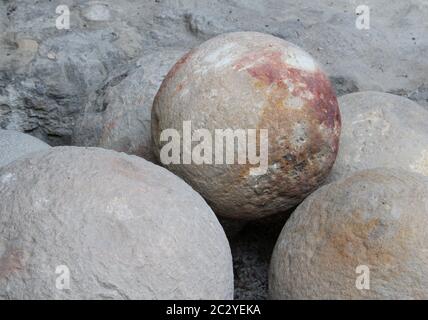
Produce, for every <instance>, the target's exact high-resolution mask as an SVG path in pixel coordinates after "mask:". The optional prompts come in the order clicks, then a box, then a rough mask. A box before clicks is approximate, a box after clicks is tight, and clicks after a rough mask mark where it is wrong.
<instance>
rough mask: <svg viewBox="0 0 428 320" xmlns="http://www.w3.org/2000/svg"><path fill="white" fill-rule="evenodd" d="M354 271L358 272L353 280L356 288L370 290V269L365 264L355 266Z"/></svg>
mask: <svg viewBox="0 0 428 320" xmlns="http://www.w3.org/2000/svg"><path fill="white" fill-rule="evenodd" d="M355 273H357V274H358V276H357V279H356V280H355V287H356V288H357V289H358V290H370V269H369V267H368V266H366V265H359V266H358V267H356V268H355Z"/></svg>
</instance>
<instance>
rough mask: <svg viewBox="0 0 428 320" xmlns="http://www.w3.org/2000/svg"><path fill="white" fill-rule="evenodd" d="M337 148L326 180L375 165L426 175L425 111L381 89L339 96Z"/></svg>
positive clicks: (427, 127)
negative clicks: (382, 91) (379, 90)
mask: <svg viewBox="0 0 428 320" xmlns="http://www.w3.org/2000/svg"><path fill="white" fill-rule="evenodd" d="M339 106H340V112H341V115H342V134H341V137H340V148H339V153H338V155H337V159H336V162H335V164H334V166H333V169H332V171H331V174H330V176H329V177H328V182H331V181H334V180H338V179H340V178H342V177H346V176H349V175H350V174H352V173H354V172H356V171H359V170H363V169H371V168H376V167H400V168H403V169H406V170H410V171H414V172H417V173H420V174H423V175H426V176H428V112H427V111H426V110H424V109H423V108H422V107H421V106H419V105H418V104H416V103H415V102H413V101H411V100H409V99H406V98H403V97H399V96H396V95H392V94H388V93H381V92H371V91H368V92H358V93H352V94H348V95H345V96H342V97H340V98H339Z"/></svg>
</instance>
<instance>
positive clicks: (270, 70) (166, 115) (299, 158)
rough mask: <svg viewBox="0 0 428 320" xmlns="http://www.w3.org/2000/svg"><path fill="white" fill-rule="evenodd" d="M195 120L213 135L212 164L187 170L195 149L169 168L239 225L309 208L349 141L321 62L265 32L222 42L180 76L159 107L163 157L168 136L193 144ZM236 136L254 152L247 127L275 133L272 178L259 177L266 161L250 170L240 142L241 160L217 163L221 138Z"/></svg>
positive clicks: (190, 61) (210, 44) (168, 83)
mask: <svg viewBox="0 0 428 320" xmlns="http://www.w3.org/2000/svg"><path fill="white" fill-rule="evenodd" d="M185 121H191V127H192V128H191V130H192V133H195V131H196V130H198V129H205V130H208V132H209V133H210V136H211V137H212V141H213V142H212V146H213V147H212V150H213V152H212V154H209V155H208V157H209V158H210V159H211V160H208V161H210V163H209V162H208V161H207V162H205V163H203V164H202V165H200V164H198V163H197V162H195V161H192V162H191V163H189V164H186V163H184V156H185V155H186V154H188V155H192V156H193V155H194V152H195V149H193V150H188V149H186V148H185V147H182V153H181V155H182V157H181V162H180V163H170V164H168V163H165V161H163V160H162V159H160V161H161V162H162V163H163V164H164V165H165V166H166V167H167V168H168V169H170V170H171V171H172V172H174V173H176V174H177V175H178V176H180V177H182V178H183V179H184V180H185V181H187V182H188V183H189V184H190V185H192V186H193V187H194V188H195V190H197V191H198V192H200V193H201V195H202V196H204V197H205V199H207V201H208V203H209V204H210V205H211V207H212V208H213V210H214V212H216V213H217V214H219V215H221V216H224V217H229V218H237V219H255V218H260V217H264V216H268V215H272V214H275V213H278V212H283V211H286V210H287V209H289V208H291V207H293V206H295V205H296V204H298V203H299V202H300V201H302V200H303V199H304V198H305V197H306V196H307V195H308V194H309V193H310V192H312V191H313V190H314V189H316V188H317V187H318V186H319V185H320V184H322V183H323V182H324V180H325V178H326V176H327V175H328V173H329V172H330V169H331V167H332V166H333V162H334V160H335V158H336V152H337V148H338V142H339V134H340V114H339V109H338V104H337V99H336V96H335V94H334V91H333V89H332V87H331V84H330V81H329V79H328V77H327V76H326V75H325V73H324V72H323V71H322V70H321V68H320V67H319V65H318V64H317V62H315V61H314V59H313V58H312V57H311V56H310V55H309V54H308V53H306V52H305V51H304V50H302V49H300V48H298V47H297V46H295V45H293V44H291V43H289V42H287V41H285V40H282V39H280V38H277V37H274V36H271V35H268V34H263V33H257V32H236V33H228V34H223V35H220V36H217V37H215V38H212V39H210V40H208V41H206V42H204V43H203V44H201V45H200V46H199V47H197V48H194V49H193V50H191V51H190V52H189V53H188V54H187V55H185V56H184V57H183V58H181V59H180V60H179V61H178V62H177V63H176V64H175V66H174V67H173V68H172V69H171V71H170V72H169V73H168V75H167V76H166V78H165V80H164V81H163V83H162V85H161V87H160V89H159V92H158V93H157V95H156V97H155V99H154V104H153V109H152V137H153V141H154V145H155V146H154V152H155V154H156V156H157V157H158V159H159V158H160V155H161V154H162V148H163V147H165V146H166V144H167V143H165V142H161V141H160V138H161V133H163V132H164V130H167V129H175V130H176V131H178V132H179V133H180V137H181V138H182V140H184V138H183V131H184V130H183V129H182V128H183V123H184V122H185ZM227 129H229V130H239V129H240V130H243V131H244V134H246V136H244V138H248V140H246V141H244V142H243V141H242V140H240V143H243V144H245V143H246V145H247V147H249V146H251V145H253V146H254V143H252V141H253V140H250V138H249V135H248V131H247V130H249V129H253V130H262V129H265V130H267V132H268V139H267V143H266V144H267V145H268V146H267V147H268V152H267V154H268V161H267V165H266V167H267V168H266V169H267V170H266V171H265V173H264V174H260V175H255V174H252V169H255V168H257V167H258V166H259V164H255V165H253V164H250V159H249V157H248V154H249V152H248V153H247V154H244V157H245V156H247V159H246V162H245V161H244V163H239V164H238V163H237V156H236V154H237V152H236V151H238V150H239V149H238V143H237V142H236V141H235V143H234V150H235V158H234V163H231V164H226V161H225V153H223V158H221V157H220V158H219V157H218V156H216V152H217V150H216V143H218V142H219V141H218V139H219V138H216V134H217V132H218V130H227ZM216 131H217V132H216ZM165 132H166V131H165ZM260 132H261V131H258V133H260ZM220 139H221V138H220ZM258 139H259V138H258ZM204 140H205V138H204ZM199 141H201V139H200V140H199ZM223 141H225V139H223ZM184 143H185V142H183V143H182V145H183V146H184ZM258 143H259V144H260V145H261V143H260V140H257V142H256V143H255V144H257V152H259V150H260V145H259V144H258ZM195 144H196V143H194V145H193V147H195ZM231 145H232V144H231ZM239 145H241V146H242V144H239ZM232 148H233V145H232ZM218 149H220V148H218ZM225 149H226V148H225Z"/></svg>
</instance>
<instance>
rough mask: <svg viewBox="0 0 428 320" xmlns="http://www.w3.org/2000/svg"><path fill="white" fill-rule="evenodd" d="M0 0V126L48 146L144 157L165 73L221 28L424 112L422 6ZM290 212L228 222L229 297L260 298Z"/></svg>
mask: <svg viewBox="0 0 428 320" xmlns="http://www.w3.org/2000/svg"><path fill="white" fill-rule="evenodd" d="M61 4H63V5H67V6H68V7H69V9H70V29H61V30H59V29H57V28H56V25H55V21H56V19H57V17H58V16H59V15H60V14H58V13H56V11H55V9H56V6H57V5H58V3H57V2H51V1H48V0H40V1H28V0H0V128H2V129H16V130H19V131H22V132H26V133H29V134H31V135H33V136H36V137H38V138H40V139H42V140H44V141H45V142H47V143H48V144H50V145H52V146H56V145H93V146H101V147H105V148H111V149H115V150H118V151H126V152H129V153H133V154H137V155H141V156H144V157H146V158H149V159H150V158H151V152H150V150H148V145H149V143H150V130H149V128H150V109H151V105H152V100H153V97H154V95H155V93H156V91H157V89H158V87H159V85H160V83H161V81H162V79H163V77H164V75H165V74H166V73H167V71H168V70H169V68H170V67H171V66H172V65H173V63H174V62H175V61H176V60H177V59H178V58H179V57H180V56H181V55H182V54H183V53H184V52H186V51H187V50H189V49H190V48H192V47H194V46H196V45H198V44H199V43H201V42H203V41H204V40H207V39H209V38H211V37H213V36H215V35H218V34H221V33H224V32H230V31H259V32H266V33H270V34H273V35H275V36H278V37H281V38H284V39H286V40H288V41H291V42H293V43H295V44H297V45H299V46H301V47H302V48H304V49H305V50H306V51H308V52H309V53H311V54H312V55H313V56H314V57H315V58H316V59H317V60H318V61H319V62H320V63H321V64H322V65H323V66H324V69H325V70H326V72H327V73H328V74H329V76H330V78H331V80H332V82H333V84H334V86H335V88H336V91H337V93H338V95H343V94H346V93H350V92H355V91H363V90H376V91H382V92H390V93H395V94H398V95H402V96H406V97H408V98H410V99H412V100H414V101H416V102H418V103H419V104H420V105H422V106H423V107H425V108H427V109H428V80H427V74H428V59H427V58H426V57H428V37H427V36H426V32H427V29H428V20H427V19H426V17H427V16H428V2H426V1H425V0H409V1H398V0H395V1H387V0H367V1H364V4H366V5H368V6H369V7H370V9H371V11H370V13H371V15H370V29H368V30H359V29H357V28H356V26H355V20H356V19H357V17H358V16H357V15H356V12H355V9H356V7H357V6H358V5H360V3H359V1H356V0H355V1H354V0H347V1H341V2H340V3H339V2H334V1H331V0H321V1H317V2H316V4H315V3H314V2H313V1H309V0H268V1H264V0H253V1H247V0H217V1H208V0H207V1H198V0H153V1H149V0H142V1H135V0H115V1H113V0H105V1H82V0H62V1H61ZM286 216H287V214H284V215H283V217H282V218H279V219H271V220H268V221H259V222H248V223H239V225H238V226H236V225H235V226H232V227H231V226H230V225H233V224H236V223H228V226H227V228H226V229H227V230H230V231H228V233H229V234H228V236H229V238H230V240H231V245H232V252H233V253H234V262H235V277H236V280H235V285H236V290H235V291H236V292H235V295H236V298H244V299H262V298H266V297H267V290H266V286H267V284H266V283H267V266H268V263H269V258H270V253H271V251H272V248H273V245H274V242H275V240H276V238H277V235H278V234H279V231H280V230H281V227H282V225H283V223H284V221H285V217H286Z"/></svg>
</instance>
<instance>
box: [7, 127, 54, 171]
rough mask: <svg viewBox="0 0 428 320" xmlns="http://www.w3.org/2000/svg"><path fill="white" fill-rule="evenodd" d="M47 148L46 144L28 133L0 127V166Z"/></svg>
mask: <svg viewBox="0 0 428 320" xmlns="http://www.w3.org/2000/svg"><path fill="white" fill-rule="evenodd" d="M49 148H50V146H49V145H48V144H46V143H44V142H43V141H41V140H39V139H37V138H35V137H33V136H30V135H28V134H25V133H22V132H19V131H14V130H2V129H0V167H2V166H4V165H7V164H8V163H10V162H12V161H14V160H16V159H18V158H20V157H23V156H26V155H29V154H31V153H33V152H37V151H41V150H46V149H49Z"/></svg>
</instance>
